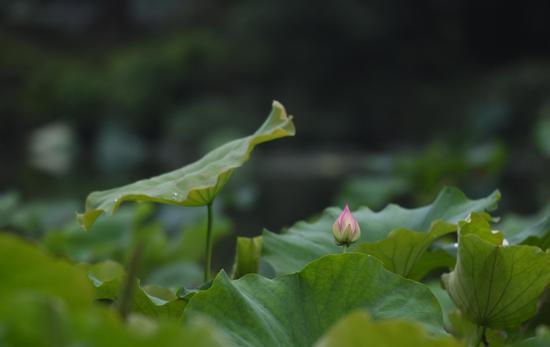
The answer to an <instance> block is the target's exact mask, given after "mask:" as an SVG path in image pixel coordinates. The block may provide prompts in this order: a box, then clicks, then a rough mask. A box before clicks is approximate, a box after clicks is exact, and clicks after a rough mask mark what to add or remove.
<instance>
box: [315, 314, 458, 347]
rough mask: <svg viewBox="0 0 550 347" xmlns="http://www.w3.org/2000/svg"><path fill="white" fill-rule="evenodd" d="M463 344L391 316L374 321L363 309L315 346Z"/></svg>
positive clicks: (434, 346) (448, 346) (442, 346)
mask: <svg viewBox="0 0 550 347" xmlns="http://www.w3.org/2000/svg"><path fill="white" fill-rule="evenodd" d="M357 346H369V347H389V346H399V347H419V346H422V347H430V346H431V347H461V346H463V347H464V345H463V344H461V343H460V342H459V341H457V340H455V339H453V338H452V337H450V336H446V337H434V336H431V335H430V334H428V332H427V331H426V330H425V329H424V328H423V327H422V326H421V325H419V324H416V323H413V322H408V321H403V320H397V319H388V320H383V321H374V320H372V319H371V318H370V316H369V315H368V313H366V312H364V311H356V312H353V313H351V314H349V315H347V316H346V317H344V318H342V319H341V320H339V321H338V322H337V323H336V324H335V325H333V326H332V327H331V328H330V330H329V331H328V332H327V333H326V334H325V335H324V336H323V337H322V338H321V339H320V340H319V341H318V342H317V343H316V344H315V347H357Z"/></svg>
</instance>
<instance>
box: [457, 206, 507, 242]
mask: <svg viewBox="0 0 550 347" xmlns="http://www.w3.org/2000/svg"><path fill="white" fill-rule="evenodd" d="M458 233H459V234H460V235H468V234H475V235H477V236H478V237H480V238H482V239H483V240H485V241H487V242H490V243H492V244H495V245H502V243H503V241H504V235H503V234H502V233H501V232H500V231H497V230H493V228H492V227H491V216H490V215H489V214H487V213H485V212H479V213H472V214H470V215H469V216H468V217H467V218H466V219H465V220H461V221H460V222H458Z"/></svg>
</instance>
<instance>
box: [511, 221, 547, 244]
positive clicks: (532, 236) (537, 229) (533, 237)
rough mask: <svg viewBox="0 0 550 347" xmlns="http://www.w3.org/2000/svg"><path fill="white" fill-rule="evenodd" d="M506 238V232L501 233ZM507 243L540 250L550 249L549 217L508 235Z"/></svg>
mask: <svg viewBox="0 0 550 347" xmlns="http://www.w3.org/2000/svg"><path fill="white" fill-rule="evenodd" d="M503 232H504V233H505V235H506V236H508V234H506V231H505V230H504V231H503ZM507 239H508V241H509V242H510V243H511V244H524V245H533V246H538V247H540V248H542V249H544V250H545V249H548V248H549V247H550V215H549V216H546V217H545V218H543V219H542V220H540V221H538V222H537V223H535V224H534V225H531V226H529V227H527V228H525V229H523V230H521V231H520V232H517V233H514V234H513V235H510V236H509V237H508V238H507Z"/></svg>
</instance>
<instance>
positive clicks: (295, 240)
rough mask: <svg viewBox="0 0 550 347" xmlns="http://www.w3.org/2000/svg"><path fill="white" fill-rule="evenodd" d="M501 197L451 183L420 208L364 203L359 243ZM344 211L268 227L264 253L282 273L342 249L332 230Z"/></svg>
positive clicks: (457, 216)
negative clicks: (275, 229) (472, 194)
mask: <svg viewBox="0 0 550 347" xmlns="http://www.w3.org/2000/svg"><path fill="white" fill-rule="evenodd" d="M499 199H500V193H499V192H498V191H495V192H494V193H492V194H491V195H489V196H487V197H485V198H482V199H479V200H470V199H468V198H467V197H466V196H465V195H464V194H463V193H462V192H460V191H459V190H457V189H455V188H449V187H448V188H445V189H443V190H442V191H441V192H440V193H439V195H438V196H437V198H436V199H435V201H434V202H433V203H432V204H431V205H428V206H424V207H420V208H415V209H406V208H403V207H400V206H397V205H388V206H387V207H386V208H385V209H383V210H381V211H380V212H373V211H372V210H370V209H369V208H366V207H361V208H359V209H357V210H355V211H354V212H352V213H353V216H354V217H355V218H356V219H357V221H358V222H359V225H360V227H361V239H360V240H359V241H358V242H357V244H359V245H360V244H361V243H363V242H371V243H372V242H377V241H380V240H383V239H385V238H386V237H387V236H388V234H389V233H390V232H391V231H392V230H395V229H398V228H404V229H411V230H415V231H418V232H427V231H429V230H430V229H431V226H432V223H433V222H435V221H438V220H440V221H445V222H447V223H451V224H456V223H458V221H460V220H461V219H464V218H466V217H467V216H468V215H469V214H470V213H471V212H473V211H483V210H488V209H492V208H494V207H495V206H496V203H497V202H498V200H499ZM341 212H342V210H341V209H340V208H334V207H332V208H328V209H326V210H325V211H324V212H323V213H322V215H321V216H320V217H319V218H318V219H317V220H315V221H314V222H303V221H302V222H298V223H296V224H295V225H294V226H292V227H291V228H289V229H288V230H286V231H283V232H282V233H280V234H275V233H272V232H269V231H267V230H265V231H264V232H263V249H262V257H263V258H264V259H265V260H266V261H267V262H268V263H269V264H271V266H272V267H273V268H274V270H275V271H276V272H277V273H279V274H281V273H290V272H294V271H298V270H300V269H301V268H303V267H304V266H305V265H306V264H307V263H309V262H310V261H312V260H314V259H317V258H319V257H321V256H323V255H327V254H331V253H339V252H341V249H340V247H338V246H336V244H335V243H334V240H333V236H332V232H331V230H332V224H333V223H334V221H335V220H336V218H337V217H338V215H339V214H340V213H341Z"/></svg>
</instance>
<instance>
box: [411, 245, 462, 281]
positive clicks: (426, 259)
mask: <svg viewBox="0 0 550 347" xmlns="http://www.w3.org/2000/svg"><path fill="white" fill-rule="evenodd" d="M455 263H456V258H455V257H454V256H453V255H451V254H449V253H448V252H447V251H445V250H443V249H441V248H436V249H433V250H430V251H427V252H424V254H422V255H421V256H420V258H419V259H418V260H417V261H416V262H415V264H414V266H413V268H412V270H411V272H410V273H409V274H408V278H410V279H412V280H415V281H420V280H422V279H423V278H424V277H426V276H427V275H428V274H429V273H430V272H432V271H433V270H436V269H448V270H452V268H454V266H455Z"/></svg>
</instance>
